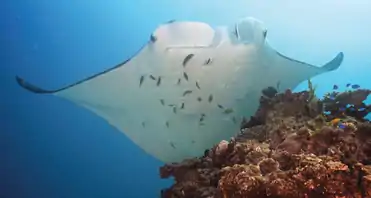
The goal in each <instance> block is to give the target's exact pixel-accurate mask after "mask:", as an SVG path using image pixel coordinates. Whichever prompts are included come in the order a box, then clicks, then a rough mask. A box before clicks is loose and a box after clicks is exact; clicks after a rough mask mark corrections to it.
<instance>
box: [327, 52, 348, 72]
mask: <svg viewBox="0 0 371 198" xmlns="http://www.w3.org/2000/svg"><path fill="white" fill-rule="evenodd" d="M343 60H344V53H343V52H339V53H338V54H337V55H336V57H335V58H334V59H332V60H331V61H330V62H328V63H327V64H326V65H324V66H323V68H324V69H325V70H327V71H333V70H336V69H338V68H339V67H340V65H341V63H343Z"/></svg>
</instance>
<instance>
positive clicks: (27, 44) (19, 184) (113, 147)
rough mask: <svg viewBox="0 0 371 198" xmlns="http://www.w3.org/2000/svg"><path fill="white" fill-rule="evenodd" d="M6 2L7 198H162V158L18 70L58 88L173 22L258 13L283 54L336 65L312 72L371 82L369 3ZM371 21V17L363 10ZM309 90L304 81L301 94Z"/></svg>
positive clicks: (332, 79)
mask: <svg viewBox="0 0 371 198" xmlns="http://www.w3.org/2000/svg"><path fill="white" fill-rule="evenodd" d="M228 2H229V3H227V2H226V1H216V0H204V1H201V0H197V1H196V0H179V1H170V0H158V1H149V0H137V1H129V0H127V1H125V0H112V1H103V0H81V1H75V0H63V1H56V0H5V1H2V2H1V3H0V4H1V5H0V30H1V31H0V52H1V53H0V60H1V70H0V88H1V89H0V90H1V93H0V160H1V161H0V198H54V197H55V198H59V197H61V198H66V197H68V198H75V197H80V198H82V197H86V198H98V197H107V198H111V197H112V198H114V197H129V198H131V197H133V198H135V197H143V198H149V197H158V194H159V191H160V189H161V188H163V187H166V186H168V185H170V183H171V181H166V180H160V179H159V176H158V167H159V166H161V165H162V163H161V162H159V161H157V160H155V159H154V158H152V157H151V156H149V155H147V154H145V153H144V152H143V151H142V150H140V149H139V148H138V147H136V146H135V145H134V144H133V143H132V142H131V141H130V140H128V139H127V138H126V136H125V135H124V134H122V133H119V132H118V131H117V130H115V129H114V128H113V127H111V126H110V125H108V124H107V123H106V122H105V121H104V120H103V119H101V118H99V117H97V116H95V115H94V114H92V113H91V112H89V111H87V110H85V109H83V108H81V107H78V106H75V105H73V104H71V103H70V102H68V101H65V100H62V99H59V98H57V97H52V96H41V95H34V94H31V93H29V92H26V91H25V90H22V89H20V88H19V87H18V86H17V84H16V83H15V81H14V76H15V75H20V76H22V77H24V78H25V79H27V80H29V81H31V82H33V83H35V84H38V85H41V86H43V87H48V88H58V87H61V86H64V85H67V84H70V83H72V82H74V81H76V80H79V79H82V78H84V77H87V76H90V75H92V74H95V73H97V72H100V71H102V70H104V69H107V68H109V67H112V66H113V65H115V64H117V63H119V62H122V61H123V60H124V59H127V58H129V57H130V56H131V55H132V54H133V53H134V52H136V51H137V50H138V48H139V47H141V46H142V45H143V43H144V42H146V41H147V40H148V36H149V35H150V33H151V32H152V31H153V30H154V29H155V28H156V26H157V25H158V24H160V23H162V22H165V21H168V20H170V19H183V20H200V21H205V22H208V23H210V24H212V25H224V24H231V23H233V22H234V21H235V20H237V19H238V17H242V16H255V17H257V18H259V19H261V20H263V21H264V22H266V24H267V26H268V29H269V33H268V38H269V39H270V41H271V43H272V45H273V46H274V47H275V48H277V49H278V50H279V51H281V52H282V53H285V54H286V55H289V56H291V57H294V58H297V59H300V60H303V61H307V62H310V63H313V64H323V63H325V62H327V61H328V60H330V59H331V58H333V56H334V55H335V54H336V53H337V52H339V51H344V53H345V61H344V64H343V65H342V67H341V68H340V69H339V70H337V71H334V72H331V73H328V74H324V75H321V76H319V77H316V78H315V79H314V82H315V83H316V84H318V85H319V89H318V92H319V94H320V95H321V94H323V93H324V92H325V91H328V90H330V89H331V87H332V85H333V84H339V85H340V86H342V85H344V84H346V83H348V82H354V83H359V84H361V85H362V87H366V88H371V82H370V81H369V79H370V73H371V72H370V71H371V70H370V66H371V61H370V60H369V59H367V57H369V56H370V51H371V50H370V48H371V39H370V38H369V35H371V29H370V28H369V27H368V25H367V24H371V17H370V14H369V11H368V9H367V8H368V7H371V5H370V4H371V3H367V1H352V3H344V2H340V1H326V3H324V2H321V1H310V2H309V1H308V2H307V3H304V1H300V2H297V1H275V2H272V1H259V2H260V3H257V1H256V2H253V1H243V0H234V1H233V0H231V1H228ZM367 16H368V17H367ZM303 88H305V84H302V85H300V86H299V87H298V89H303Z"/></svg>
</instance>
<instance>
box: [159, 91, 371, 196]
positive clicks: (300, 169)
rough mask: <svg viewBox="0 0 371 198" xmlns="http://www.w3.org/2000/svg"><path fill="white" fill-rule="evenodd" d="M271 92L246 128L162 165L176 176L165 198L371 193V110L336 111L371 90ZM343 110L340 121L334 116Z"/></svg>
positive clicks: (357, 101)
mask: <svg viewBox="0 0 371 198" xmlns="http://www.w3.org/2000/svg"><path fill="white" fill-rule="evenodd" d="M268 91H272V90H266V92H267V93H265V92H263V93H265V96H263V97H262V98H261V105H260V108H259V110H258V111H257V112H256V114H255V116H253V117H251V118H250V120H249V121H248V122H246V121H245V122H244V123H242V133H241V134H239V135H238V136H236V137H233V138H232V139H231V141H229V142H228V141H225V140H223V141H221V142H220V143H219V144H217V145H215V146H214V148H212V149H210V150H209V151H207V152H205V155H204V156H203V157H200V158H195V159H190V160H185V161H183V162H182V163H174V164H167V165H165V166H163V167H161V169H160V172H161V177H162V178H167V177H170V176H173V177H174V178H175V184H174V185H173V186H171V187H170V188H168V189H164V190H163V191H162V197H164V198H175V197H179V198H180V197H189V198H211V197H213V198H219V197H220V198H239V197H241V198H250V197H251V198H265V197H273V198H291V197H292V198H301V197H302V198H311V197H313V198H322V197H323V198H336V197H344V198H345V197H359V198H366V197H371V165H370V164H371V124H370V123H369V122H368V121H366V120H365V119H364V118H363V117H364V116H365V115H366V113H368V111H369V110H368V108H365V111H364V112H362V113H354V112H353V113H352V112H351V111H345V112H343V113H341V114H340V113H339V110H336V109H339V107H343V106H346V105H347V104H349V103H350V104H353V105H354V106H358V107H368V106H367V105H365V104H364V103H363V100H365V99H366V97H367V96H368V94H370V93H371V92H370V91H369V90H357V91H354V92H345V93H339V94H337V95H336V97H335V100H330V99H329V98H328V97H325V99H323V100H317V99H314V100H313V99H312V100H310V101H309V100H308V99H309V97H310V94H309V93H308V92H306V91H303V92H299V93H292V92H291V91H290V90H287V91H286V92H285V93H283V94H275V96H273V92H272V94H270V92H268ZM324 110H325V111H331V114H329V115H324V114H322V112H323V111H324ZM365 112H366V113H365ZM339 115H341V116H342V117H341V118H342V119H341V121H337V122H336V123H335V122H331V120H333V119H334V118H336V116H339ZM334 123H335V124H334ZM338 123H339V124H341V126H342V127H338Z"/></svg>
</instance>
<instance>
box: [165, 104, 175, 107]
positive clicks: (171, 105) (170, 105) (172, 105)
mask: <svg viewBox="0 0 371 198" xmlns="http://www.w3.org/2000/svg"><path fill="white" fill-rule="evenodd" d="M167 106H169V107H174V106H175V104H169V105H167Z"/></svg>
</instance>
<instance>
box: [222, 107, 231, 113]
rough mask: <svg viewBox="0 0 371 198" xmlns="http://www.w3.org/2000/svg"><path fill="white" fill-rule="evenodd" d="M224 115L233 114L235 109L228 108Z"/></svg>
mask: <svg viewBox="0 0 371 198" xmlns="http://www.w3.org/2000/svg"><path fill="white" fill-rule="evenodd" d="M223 113H225V114H230V113H233V109H231V108H228V109H226V110H224V112H223Z"/></svg>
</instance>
